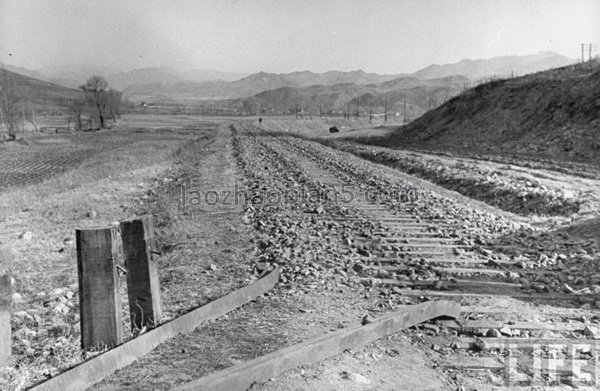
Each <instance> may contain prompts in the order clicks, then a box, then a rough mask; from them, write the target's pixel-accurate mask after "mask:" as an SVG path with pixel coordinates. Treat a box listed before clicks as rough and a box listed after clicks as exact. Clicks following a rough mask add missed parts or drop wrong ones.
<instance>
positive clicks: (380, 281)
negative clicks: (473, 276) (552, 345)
mask: <svg viewBox="0 0 600 391" xmlns="http://www.w3.org/2000/svg"><path fill="white" fill-rule="evenodd" d="M369 280H371V282H372V283H373V284H375V285H395V286H404V287H408V286H414V287H419V286H434V285H436V284H443V285H444V286H445V287H446V288H448V289H452V288H475V287H490V288H494V289H498V288H521V284H514V283H511V282H498V281H478V280H458V279H457V280H454V281H445V280H439V279H433V280H421V281H405V280H396V279H392V278H371V279H369Z"/></svg>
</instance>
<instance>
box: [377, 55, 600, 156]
mask: <svg viewBox="0 0 600 391" xmlns="http://www.w3.org/2000/svg"><path fill="white" fill-rule="evenodd" d="M599 125H600V62H597V61H596V62H592V63H586V64H579V65H573V66H567V67H563V68H556V69H552V70H549V71H544V72H539V73H536V74H532V75H528V76H524V77H520V78H514V79H503V80H495V81H492V82H489V83H486V84H482V85H480V86H478V87H476V88H473V89H470V90H468V91H466V92H464V93H463V94H461V95H460V96H458V97H456V98H454V99H451V100H450V101H448V102H447V103H445V104H444V105H442V106H440V107H439V108H437V109H435V110H431V111H430V112H428V113H426V114H425V115H423V116H422V117H420V118H419V119H417V120H415V121H413V122H412V123H410V124H409V125H407V126H404V127H401V128H398V129H397V131H396V132H394V133H392V134H391V135H389V136H387V137H384V138H380V139H379V140H377V141H376V142H377V143H378V144H382V145H386V146H389V147H401V146H407V145H411V146H422V147H426V148H428V149H442V148H443V149H444V150H461V151H471V152H473V151H475V152H483V153H508V154H521V155H523V156H528V157H534V156H535V157H540V158H552V159H560V160H568V161H580V162H592V161H593V162H596V163H597V162H600V153H599V151H600V135H599V133H598V131H597V130H598V126H599ZM370 142H373V140H371V141H370Z"/></svg>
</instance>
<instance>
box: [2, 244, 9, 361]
mask: <svg viewBox="0 0 600 391" xmlns="http://www.w3.org/2000/svg"><path fill="white" fill-rule="evenodd" d="M11 263H12V256H11V253H10V251H9V250H8V248H7V247H4V246H0V367H3V366H5V365H7V361H8V358H9V357H10V355H11V346H12V341H11V328H10V301H11V295H12V288H11Z"/></svg>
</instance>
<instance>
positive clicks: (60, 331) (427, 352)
mask: <svg viewBox="0 0 600 391" xmlns="http://www.w3.org/2000/svg"><path fill="white" fill-rule="evenodd" d="M128 121H129V122H126V123H125V124H124V125H123V129H121V130H120V131H114V132H105V133H98V134H93V135H91V136H92V137H96V138H93V140H94V142H93V144H94V148H96V149H95V150H97V152H96V153H95V154H90V155H89V156H90V157H88V158H87V159H86V160H83V161H82V162H81V163H77V164H78V165H77V164H72V165H71V166H69V167H71V169H69V170H66V171H61V172H62V173H60V172H58V173H56V174H54V176H53V177H52V178H51V179H49V180H47V181H44V182H41V183H37V184H32V185H27V186H24V187H23V186H21V187H14V188H13V187H11V186H20V185H18V184H12V185H10V186H9V187H10V188H9V189H8V190H6V191H5V192H4V193H0V200H2V204H1V205H2V206H3V207H4V205H6V206H5V207H4V209H3V213H4V214H3V215H2V216H3V220H2V222H3V230H4V229H6V230H5V231H3V232H0V241H1V242H2V243H13V244H14V245H13V251H14V253H15V268H14V270H16V271H15V273H14V274H15V279H16V285H15V287H16V288H15V289H16V292H18V293H19V294H20V295H21V301H20V302H19V303H15V308H14V312H13V329H14V338H13V351H14V352H15V354H14V357H13V360H14V361H13V365H12V366H10V367H7V368H5V369H4V372H3V375H4V377H3V379H4V382H5V383H4V384H5V385H6V387H7V388H9V389H20V388H23V387H28V386H31V385H32V384H33V383H34V382H36V381H39V380H41V379H43V378H44V377H47V376H51V375H55V374H56V373H58V372H60V371H62V370H65V369H66V368H68V367H69V366H72V365H73V364H75V363H77V362H80V361H81V360H82V359H84V358H86V357H88V356H91V355H94V354H95V353H94V354H91V355H90V354H87V355H85V356H84V355H82V354H81V352H80V350H79V348H78V342H79V334H78V333H79V323H78V322H79V321H78V314H77V312H78V310H77V308H78V306H77V294H78V292H77V289H78V288H77V286H76V284H75V282H76V268H75V249H74V243H73V236H74V229H75V228H76V227H90V226H98V225H108V224H110V223H111V222H113V221H118V220H121V219H124V218H129V217H132V216H133V215H141V214H150V215H152V216H153V217H154V220H155V226H156V236H157V239H158V242H159V250H160V253H161V254H160V255H157V257H158V258H157V259H158V262H159V275H160V281H161V297H162V300H163V306H164V308H165V318H164V319H163V321H166V320H168V319H172V318H174V317H176V316H179V315H181V314H183V313H186V312H188V311H190V310H191V309H193V308H195V307H198V306H201V305H203V304H206V303H208V302H210V301H213V300H214V299H216V298H218V297H221V296H223V295H225V294H227V293H229V292H231V291H233V290H235V289H237V288H239V287H241V286H245V285H247V284H249V283H251V282H253V281H255V280H256V279H257V278H259V277H260V276H261V275H263V274H264V273H266V272H268V271H270V270H273V269H274V268H276V267H277V268H279V269H280V270H281V278H280V282H279V284H278V285H277V286H276V287H275V288H274V289H273V290H272V291H271V292H269V293H268V294H265V295H264V296H262V297H260V298H258V299H256V300H254V301H252V302H250V303H248V304H247V305H244V306H242V307H240V308H238V309H236V310H234V311H231V312H230V313H229V314H227V315H226V316H223V317H221V318H219V319H216V320H214V321H211V322H207V323H204V324H200V325H198V328H196V329H195V330H194V331H193V332H191V333H189V334H185V335H179V336H177V337H175V338H173V339H171V340H169V341H167V342H165V343H163V344H161V345H159V346H158V347H157V348H156V349H154V350H153V351H152V352H151V353H150V354H148V355H147V356H145V357H142V358H140V359H139V360H138V361H137V362H135V363H133V364H132V365H130V366H128V367H126V368H123V369H122V370H120V371H117V372H116V373H115V374H113V375H111V376H109V377H108V378H106V379H105V380H104V381H102V382H100V383H98V384H96V385H94V386H93V387H91V389H93V390H114V389H118V390H138V389H157V390H163V389H164V390H166V389H170V388H172V387H174V386H177V385H182V384H185V383H186V382H189V381H192V380H194V379H197V378H199V377H201V376H204V375H206V374H209V373H213V372H215V371H219V370H221V369H224V368H227V367H231V366H233V365H236V364H239V363H242V362H245V361H248V360H251V359H253V358H256V357H259V356H262V355H264V354H266V353H269V352H273V351H276V350H278V349H280V348H283V347H287V346H291V345H293V344H296V343H299V342H302V341H305V340H307V339H309V338H312V337H316V336H321V335H323V334H327V333H331V332H334V331H337V330H340V329H343V328H346V327H351V326H354V325H358V324H360V323H361V320H362V319H364V317H365V316H367V318H375V319H377V318H378V317H380V316H381V315H383V314H386V313H389V312H390V311H393V310H396V309H399V308H402V307H403V306H407V305H408V306H410V305H411V304H416V303H421V302H424V301H429V300H438V299H440V298H443V299H447V300H453V301H457V302H459V303H460V304H461V305H462V306H463V311H462V313H461V319H459V321H460V322H461V323H464V324H468V323H469V322H472V321H474V320H476V321H478V322H480V326H477V327H470V328H469V327H466V328H462V327H458V328H457V326H456V325H455V324H451V323H448V322H441V321H433V322H430V323H427V324H424V325H419V326H416V327H413V328H410V329H407V330H404V331H402V332H400V333H396V334H394V335H391V336H389V337H386V338H382V339H380V340H378V341H375V342H373V343H371V344H369V345H367V346H365V347H363V348H359V349H355V350H352V351H346V352H344V353H342V354H340V355H338V356H335V357H332V358H330V359H327V360H323V361H321V362H319V363H314V364H310V365H305V366H302V367H299V368H296V369H293V370H290V371H287V372H285V373H284V374H282V375H281V376H277V377H275V378H272V379H260V380H258V381H256V382H255V383H254V384H253V386H252V387H251V389H252V390H259V389H265V390H297V389H303V390H304V389H306V390H320V389H352V390H370V389H387V390H392V389H414V390H422V389H429V390H443V389H447V390H454V389H482V388H485V387H489V386H505V385H506V384H505V383H504V378H503V377H502V375H499V374H498V371H497V370H489V369H488V370H482V371H479V372H476V373H475V374H474V373H472V372H469V371H468V370H465V369H461V368H456V367H453V366H452V365H451V364H453V363H458V362H463V361H466V360H469V359H480V360H485V359H489V358H495V357H503V354H505V353H506V352H502V351H498V350H495V349H494V348H490V347H489V346H491V345H489V344H490V343H491V342H493V341H491V342H490V340H486V341H487V342H485V343H488V345H487V347H484V348H482V349H479V350H475V349H473V348H472V346H471V342H472V341H471V340H470V339H473V338H479V339H482V338H483V339H485V338H487V337H490V336H495V337H499V336H501V335H505V336H507V335H510V338H519V340H520V342H522V340H523V339H524V338H527V339H529V338H546V340H550V338H554V340H556V339H560V338H563V339H564V338H576V339H577V340H578V341H579V342H586V341H588V342H589V341H591V340H593V338H595V336H596V335H597V336H598V337H600V329H599V327H600V319H599V318H598V317H597V313H596V312H597V309H596V308H597V306H598V305H600V297H599V294H600V270H599V269H600V267H599V266H598V260H599V259H600V258H599V257H600V248H599V247H598V244H599V243H598V239H597V234H596V232H597V228H598V226H599V225H600V223H598V218H597V217H595V215H594V212H593V208H594V207H595V205H596V202H597V198H596V197H597V194H598V193H597V192H595V191H596V189H597V186H598V184H597V183H596V181H595V180H594V179H591V178H589V177H586V178H584V177H582V176H577V175H573V176H564V177H563V176H562V175H558V174H556V171H555V170H552V169H550V170H545V169H535V168H531V167H524V166H518V165H514V164H511V166H510V167H507V166H506V165H505V164H498V163H494V162H490V161H489V160H484V159H481V160H480V159H464V158H455V157H452V156H439V155H433V154H426V153H421V152H414V151H392V150H386V149H385V148H377V149H375V148H372V147H364V146H361V145H358V144H353V143H349V142H347V141H339V140H335V141H332V140H329V139H328V138H329V137H328V136H327V135H325V136H324V137H319V139H316V140H309V139H306V137H308V136H310V137H315V135H317V134H318V132H319V129H324V130H325V131H327V129H328V126H329V125H331V122H327V121H320V120H316V119H315V120H310V121H308V126H306V125H307V124H306V121H303V120H298V121H296V120H290V119H285V120H274V119H273V120H271V119H269V118H268V117H267V118H266V119H264V121H263V123H262V124H261V125H260V126H259V124H258V121H256V120H247V121H246V120H244V121H237V120H236V121H232V120H230V121H226V120H214V121H213V120H206V119H200V118H193V117H172V118H171V117H156V118H146V117H130V118H129V119H128ZM350 124H351V122H350V121H349V123H348V126H350ZM363 126H365V124H362V123H361V124H360V127H363ZM349 131H350V130H349ZM365 131H367V130H365V129H364V128H362V129H361V130H359V132H365ZM78 137H79V136H78ZM81 137H82V139H81V140H82V141H81V144H82V145H84V147H85V145H86V142H85V141H84V140H85V139H84V137H85V135H81ZM117 137H118V140H129V141H128V142H124V141H117V142H113V143H112V144H111V141H109V140H111V139H114V138H117ZM336 137H337V136H336ZM65 138H67V139H68V136H65ZM103 140H104V141H103ZM71 142H72V143H73V142H74V141H71ZM101 143H104V144H101ZM57 144H59V143H57V142H51V141H45V142H44V141H42V140H39V141H37V145H36V146H34V145H33V143H32V145H30V146H29V147H30V148H31V147H33V148H49V149H50V148H57V151H58V152H60V149H59V147H58V146H57ZM102 145H104V147H103V146H102ZM11 148H25V146H20V145H19V146H15V147H11ZM85 148H91V147H85ZM58 152H57V156H61V155H60V153H58ZM15 156H16V155H15ZM118 156H123V157H124V158H123V159H125V160H124V161H119V159H118V158H117V157H118ZM125 157H126V158H125ZM34 160H35V159H34ZM439 167H447V168H444V169H440V168H439ZM439 171H441V172H443V173H444V174H443V176H435V175H434V174H433V173H434V172H439ZM487 176H489V177H490V179H489V180H488V179H487ZM440 178H450V179H445V180H441V179H440ZM35 180H37V179H35ZM35 180H34V181H35ZM461 181H462V182H461ZM465 181H467V182H465ZM62 183H71V188H70V191H69V192H66V191H63V190H60V189H61V188H62V187H61V186H62V185H61V184H62ZM456 183H458V185H457V184H456ZM567 184H568V187H565V186H566V185H567ZM463 187H469V190H468V191H464V190H463V191H461V189H462V188H463ZM485 188H488V189H489V191H488V192H487V193H486V192H483V193H482V192H481V191H480V190H481V189H485ZM507 189H508V190H507ZM505 191H506V192H505ZM569 191H571V192H572V193H568V192H569ZM503 192H505V193H503ZM521 192H524V193H523V194H522V193H521ZM536 194H537V195H536ZM534 195H535V196H534ZM535 197H542V198H541V199H538V198H535ZM544 197H546V198H544ZM552 197H554V198H552ZM473 198H474V199H473ZM515 203H517V204H516V205H515ZM559 204H560V205H559ZM5 227H6V228H5ZM49 271H50V272H49ZM28 276H29V277H28ZM121 293H122V298H123V302H124V303H125V302H126V300H125V297H126V296H125V294H126V292H124V291H123V292H121ZM123 318H124V319H127V308H126V306H125V305H123ZM493 322H496V324H497V323H498V322H502V323H504V325H501V326H496V325H495V323H493ZM519 322H521V323H523V322H525V323H527V326H522V325H521V326H519V325H520V324H521V323H519ZM55 325H59V326H60V327H55ZM551 326H552V327H551ZM544 327H545V328H546V329H548V328H550V330H554V331H553V334H552V335H549V334H548V335H546V334H545V335H540V334H539V333H538V331H539V330H542V331H544V330H545V331H548V330H546V329H544ZM553 327H554V328H553ZM507 329H508V331H507ZM127 332H128V334H127V338H132V337H133V336H134V335H135V334H136V333H138V332H139V331H138V330H129V329H128V330H127ZM469 341H471V342H469ZM475 345H476V346H479V347H481V346H480V345H477V343H475ZM465 346H466V348H465ZM551 384H553V383H552V381H551V380H549V379H545V380H544V381H543V382H542V385H543V386H547V385H551ZM461 387H462V388H461Z"/></svg>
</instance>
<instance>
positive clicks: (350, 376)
mask: <svg viewBox="0 0 600 391" xmlns="http://www.w3.org/2000/svg"><path fill="white" fill-rule="evenodd" d="M342 379H346V380H350V381H353V382H355V383H358V384H371V380H369V379H367V378H366V377H364V376H363V375H361V374H360V373H354V372H342Z"/></svg>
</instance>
